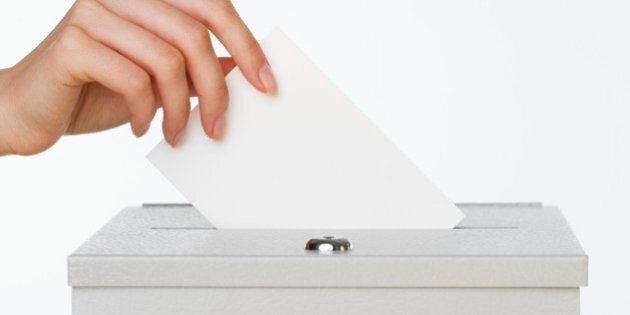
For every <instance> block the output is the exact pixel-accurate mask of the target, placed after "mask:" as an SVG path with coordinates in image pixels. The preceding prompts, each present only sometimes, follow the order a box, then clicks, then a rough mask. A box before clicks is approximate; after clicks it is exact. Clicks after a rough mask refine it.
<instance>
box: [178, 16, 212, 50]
mask: <svg viewBox="0 0 630 315" xmlns="http://www.w3.org/2000/svg"><path fill="white" fill-rule="evenodd" d="M182 33H183V34H182V36H181V37H182V38H183V39H184V40H185V41H186V43H187V44H189V45H192V46H193V47H195V48H205V47H208V46H209V43H210V33H209V31H208V29H207V28H206V27H205V26H204V25H203V24H201V23H198V22H191V25H190V26H189V27H188V26H187V27H185V28H184V30H183V31H182Z"/></svg>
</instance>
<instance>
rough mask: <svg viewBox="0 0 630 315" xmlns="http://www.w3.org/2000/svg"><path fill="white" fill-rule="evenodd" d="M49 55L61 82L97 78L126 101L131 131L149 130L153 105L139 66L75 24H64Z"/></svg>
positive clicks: (147, 79)
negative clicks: (129, 114) (66, 25)
mask: <svg viewBox="0 0 630 315" xmlns="http://www.w3.org/2000/svg"><path fill="white" fill-rule="evenodd" d="M50 58H52V62H51V65H53V67H54V68H55V71H57V73H58V74H59V75H58V76H57V77H58V78H59V79H60V80H61V82H60V83H62V84H64V85H67V86H69V87H77V86H81V85H83V84H85V83H89V82H98V83H100V84H102V85H104V86H106V87H107V88H108V89H110V90H112V91H114V92H116V93H118V94H120V95H122V96H123V97H124V98H125V101H126V103H127V104H129V105H128V106H129V111H130V113H131V117H130V119H129V121H130V123H131V128H132V130H133V133H134V134H135V135H136V136H138V137H139V136H141V135H143V134H144V133H145V132H146V131H147V130H148V128H149V125H150V123H151V120H152V119H153V117H154V116H155V112H156V108H155V105H154V103H155V100H154V95H153V91H152V88H151V78H150V77H149V74H147V73H146V72H145V71H144V70H143V69H142V68H140V67H139V66H137V65H136V64H134V63H133V62H131V61H130V60H129V59H127V58H125V57H124V56H122V55H120V54H119V53H117V52H116V51H114V50H112V49H111V48H108V47H107V46H105V45H103V44H101V43H100V42H98V41H96V40H94V39H92V38H91V37H90V36H88V35H87V34H86V33H85V32H84V31H83V30H82V29H80V28H78V27H75V26H68V27H66V28H65V29H64V30H63V31H62V32H61V34H60V35H59V36H58V37H57V39H56V41H55V42H54V43H53V44H52V46H51V48H50ZM121 78H124V79H121Z"/></svg>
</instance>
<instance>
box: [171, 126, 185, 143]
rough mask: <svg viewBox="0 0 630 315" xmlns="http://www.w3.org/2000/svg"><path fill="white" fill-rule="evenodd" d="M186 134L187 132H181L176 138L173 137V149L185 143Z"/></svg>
mask: <svg viewBox="0 0 630 315" xmlns="http://www.w3.org/2000/svg"><path fill="white" fill-rule="evenodd" d="M185 134H186V130H181V131H180V132H178V133H177V134H176V135H175V137H173V144H172V145H173V147H178V146H179V145H180V144H182V141H184V135H185Z"/></svg>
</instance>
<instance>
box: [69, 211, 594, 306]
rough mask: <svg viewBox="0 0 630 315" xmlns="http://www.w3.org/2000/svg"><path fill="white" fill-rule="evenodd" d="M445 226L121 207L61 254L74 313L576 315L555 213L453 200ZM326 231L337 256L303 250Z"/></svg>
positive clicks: (576, 296)
mask: <svg viewBox="0 0 630 315" xmlns="http://www.w3.org/2000/svg"><path fill="white" fill-rule="evenodd" d="M458 206H459V207H460V208H461V209H462V211H464V213H465V214H466V218H465V219H464V220H463V221H462V222H461V223H460V224H459V225H458V227H456V228H455V229H450V230H217V229H214V228H213V227H212V226H211V224H210V223H209V222H208V221H207V220H206V219H205V218H203V217H202V216H201V214H200V213H198V212H197V211H196V210H195V209H194V208H193V207H191V206H190V205H177V204H174V205H144V206H143V207H137V208H127V209H124V210H123V211H122V212H121V213H120V214H119V215H118V216H116V217H115V218H114V219H113V220H112V221H111V222H109V223H108V224H107V225H105V227H103V228H102V229H101V230H100V231H99V232H98V233H96V234H95V235H94V236H92V237H91V238H90V239H89V240H88V241H87V242H86V243H85V244H83V245H82V246H81V247H80V248H79V249H78V250H77V251H76V252H75V253H74V254H72V255H71V256H70V257H69V258H68V276H69V283H70V285H71V286H72V304H73V314H74V315H111V314H117V315H139V314H153V315H166V314H169V315H179V314H182V315H183V314H449V315H457V314H468V315H470V314H484V315H492V314H502V315H503V314H512V315H516V314H538V315H540V314H563V315H566V314H579V309H580V287H582V286H585V285H586V284H587V269H588V266H587V265H588V258H587V256H586V254H585V253H584V251H583V250H582V248H581V246H580V244H579V242H578V241H577V239H576V238H575V236H574V235H573V233H572V232H571V230H570V228H569V226H568V225H567V223H566V221H565V219H564V218H563V216H562V214H561V213H560V211H559V210H558V208H555V207H548V206H542V205H541V204H537V203H520V204H459V205H458ZM325 235H333V236H336V237H345V238H346V239H348V240H349V241H350V242H351V243H352V245H353V247H352V249H351V250H349V251H345V252H326V253H324V252H317V251H308V250H305V245H306V243H307V242H308V241H309V240H310V239H313V238H321V237H322V236H325Z"/></svg>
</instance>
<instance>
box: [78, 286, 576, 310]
mask: <svg viewBox="0 0 630 315" xmlns="http://www.w3.org/2000/svg"><path fill="white" fill-rule="evenodd" d="M73 314H74V315H111V314H117V315H141V314H142V315H144V314H153V315H184V314H186V315H190V314H306V315H308V314H350V315H352V314H436V315H440V314H444V315H446V314H448V315H460V314H461V315H464V314H466V315H471V314H472V315H475V314H479V315H481V314H483V315H499V314H500V315H504V314H511V315H519V314H523V315H524V314H537V315H572V314H573V315H577V314H579V289H578V288H394V289H389V288H74V289H73Z"/></svg>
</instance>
